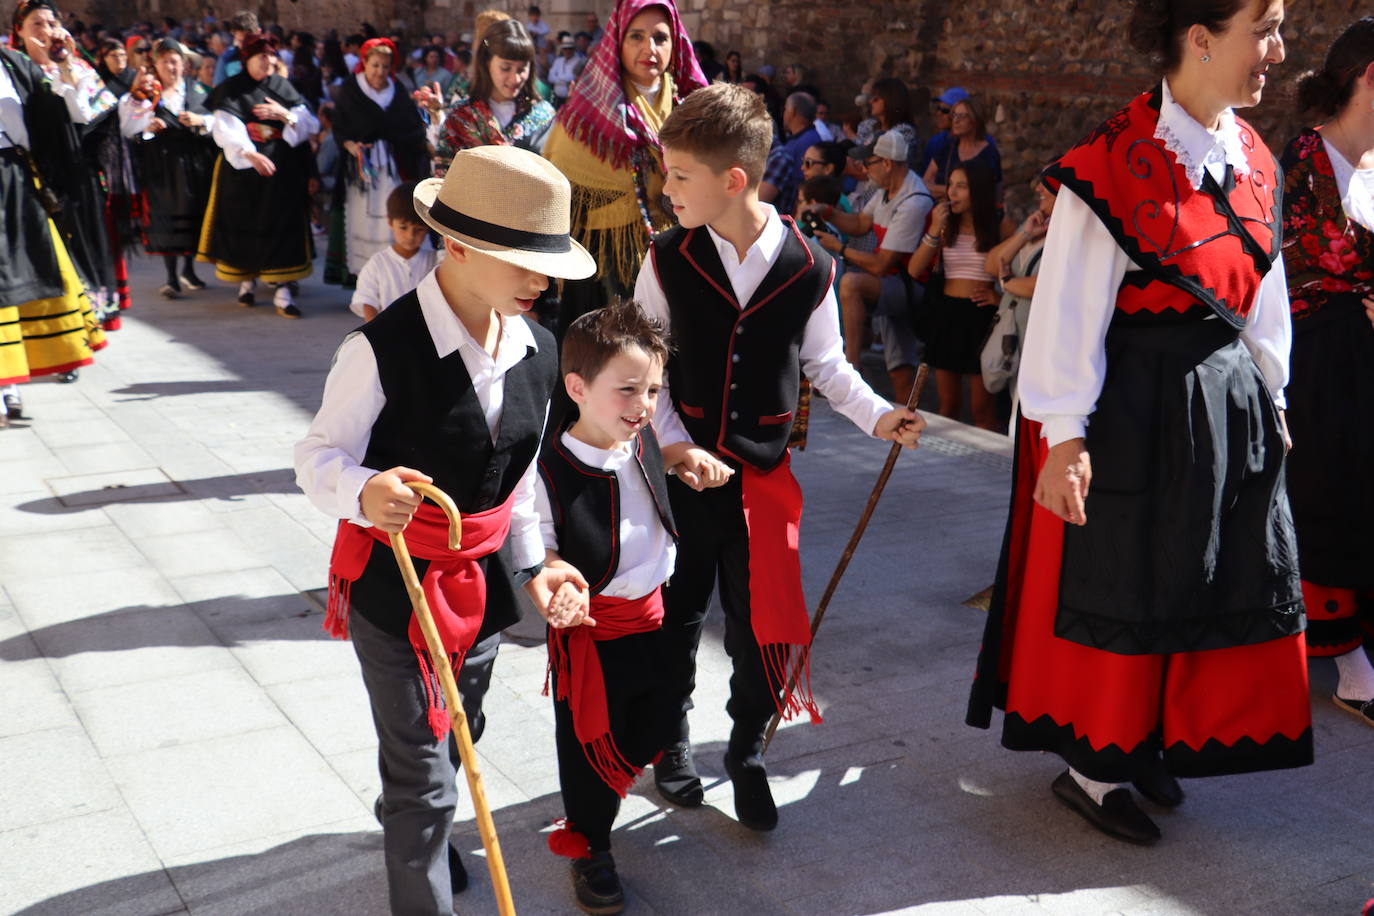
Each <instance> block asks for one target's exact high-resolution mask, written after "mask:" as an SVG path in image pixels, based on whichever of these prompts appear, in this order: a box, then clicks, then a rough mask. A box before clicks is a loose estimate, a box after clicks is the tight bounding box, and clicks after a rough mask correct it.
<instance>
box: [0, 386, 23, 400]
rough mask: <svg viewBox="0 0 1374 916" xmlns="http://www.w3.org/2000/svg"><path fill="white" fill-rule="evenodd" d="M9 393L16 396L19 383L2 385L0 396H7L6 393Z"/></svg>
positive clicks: (17, 395)
mask: <svg viewBox="0 0 1374 916" xmlns="http://www.w3.org/2000/svg"><path fill="white" fill-rule="evenodd" d="M11 394H12V395H14V396H15V397H16V398H17V397H19V385H18V384H14V385H6V386H4V387H3V388H0V397H3V396H7V395H11Z"/></svg>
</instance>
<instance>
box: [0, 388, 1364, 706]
mask: <svg viewBox="0 0 1374 916" xmlns="http://www.w3.org/2000/svg"><path fill="white" fill-rule="evenodd" d="M10 416H11V417H13V416H14V414H10ZM1331 702H1333V703H1335V704H1336V706H1337V707H1339V708H1340V710H1341V711H1342V712H1348V713H1350V714H1351V715H1352V716H1354V717H1355V718H1357V719H1359V720H1360V721H1361V722H1363V723H1364V724H1365V725H1374V700H1346V699H1343V698H1341V697H1338V696H1335V695H1334V694H1333V695H1332V697H1331Z"/></svg>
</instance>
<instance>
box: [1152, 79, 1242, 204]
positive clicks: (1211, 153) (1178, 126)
mask: <svg viewBox="0 0 1374 916" xmlns="http://www.w3.org/2000/svg"><path fill="white" fill-rule="evenodd" d="M1155 139H1156V140H1158V141H1159V142H1160V143H1163V144H1164V148H1165V149H1167V150H1168V151H1169V152H1171V153H1173V154H1174V155H1175V156H1177V157H1178V161H1179V164H1180V165H1182V166H1183V170H1184V171H1185V172H1187V173H1188V183H1189V184H1190V185H1192V187H1193V190H1195V191H1196V190H1197V189H1198V188H1201V187H1202V173H1203V171H1204V170H1205V171H1208V172H1211V173H1212V178H1214V179H1215V180H1216V181H1217V183H1221V180H1222V178H1223V177H1225V175H1226V166H1228V165H1229V166H1231V168H1232V169H1234V170H1235V173H1236V177H1237V178H1241V177H1244V176H1246V175H1249V174H1250V162H1249V160H1248V159H1246V158H1245V146H1244V144H1242V143H1241V141H1240V127H1239V126H1238V125H1237V124H1236V115H1235V112H1233V111H1232V110H1231V109H1229V108H1228V109H1226V110H1225V111H1223V112H1222V113H1221V123H1220V124H1219V125H1218V127H1217V129H1216V130H1208V129H1207V128H1206V127H1203V126H1202V125H1201V124H1199V123H1198V122H1197V120H1196V119H1194V118H1193V116H1192V115H1190V114H1188V112H1187V110H1186V109H1184V107H1183V106H1182V105H1180V104H1179V103H1178V102H1176V101H1174V94H1173V93H1172V92H1170V91H1169V81H1168V80H1167V79H1166V80H1164V88H1163V98H1162V99H1161V100H1160V105H1159V123H1158V124H1157V125H1156V126H1155Z"/></svg>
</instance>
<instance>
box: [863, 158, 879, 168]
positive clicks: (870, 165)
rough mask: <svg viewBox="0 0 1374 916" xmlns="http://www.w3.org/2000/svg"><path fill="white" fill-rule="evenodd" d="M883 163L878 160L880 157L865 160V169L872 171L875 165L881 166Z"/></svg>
mask: <svg viewBox="0 0 1374 916" xmlns="http://www.w3.org/2000/svg"><path fill="white" fill-rule="evenodd" d="M882 161H883V160H882V159H880V158H878V157H876V156H875V157H874V158H872V159H865V160H864V168H866V169H871V168H873V167H874V166H875V165H879V164H881V163H882Z"/></svg>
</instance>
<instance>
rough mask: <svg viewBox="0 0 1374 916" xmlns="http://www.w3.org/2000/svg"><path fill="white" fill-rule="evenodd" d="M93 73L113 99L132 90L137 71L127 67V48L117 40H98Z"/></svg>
mask: <svg viewBox="0 0 1374 916" xmlns="http://www.w3.org/2000/svg"><path fill="white" fill-rule="evenodd" d="M132 40H133V39H130V41H132ZM139 40H140V41H142V40H143V39H139ZM95 72H96V75H97V76H99V77H100V79H101V81H102V82H104V84H105V88H106V89H108V90H110V94H111V95H113V96H114V97H115V98H120V97H122V96H123V95H124V93H126V92H128V91H129V90H130V89H132V88H134V78H135V77H136V76H138V71H137V70H135V69H134V68H133V67H130V66H129V50H128V48H126V47H125V46H124V43H123V42H121V41H120V40H119V39H118V38H102V39H101V40H100V47H99V49H98V50H97V51H96V56H95Z"/></svg>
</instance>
